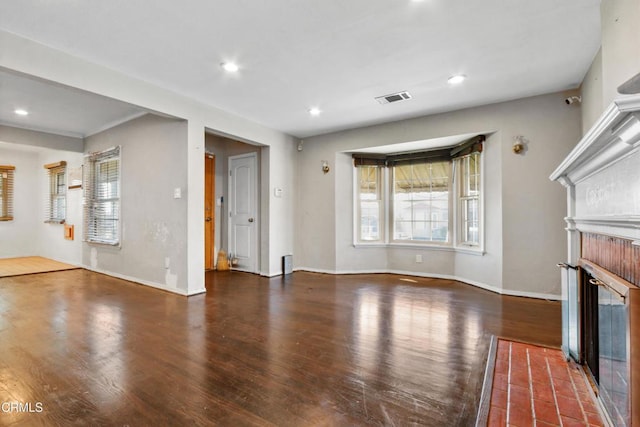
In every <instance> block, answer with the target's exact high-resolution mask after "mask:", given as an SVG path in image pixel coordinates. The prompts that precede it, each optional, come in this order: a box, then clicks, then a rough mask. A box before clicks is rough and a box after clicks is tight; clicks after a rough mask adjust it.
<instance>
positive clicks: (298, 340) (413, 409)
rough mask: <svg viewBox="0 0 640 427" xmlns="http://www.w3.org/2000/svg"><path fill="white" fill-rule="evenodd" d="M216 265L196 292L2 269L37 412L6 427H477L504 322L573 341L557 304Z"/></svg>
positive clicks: (6, 312) (1, 367) (24, 387)
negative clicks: (488, 365) (489, 363)
mask: <svg viewBox="0 0 640 427" xmlns="http://www.w3.org/2000/svg"><path fill="white" fill-rule="evenodd" d="M207 274H208V276H207V290H208V292H207V294H205V295H200V296H195V297H191V298H185V297H181V296H177V295H173V294H169V293H165V292H162V291H158V290H154V289H151V288H148V287H144V286H140V285H135V284H131V283H128V282H125V281H122V280H119V279H114V278H110V277H107V276H103V275H100V274H96V273H92V272H88V271H85V270H73V271H65V272H57V273H47V274H40V275H32V276H22V277H13V278H4V279H0V403H2V402H21V403H23V404H24V403H30V404H31V405H32V406H31V409H32V411H34V412H32V413H28V412H27V413H24V412H22V413H17V412H15V411H11V412H7V411H4V409H7V408H8V407H7V406H4V407H3V411H0V425H3V426H34V425H83V426H84V425H113V426H124V425H128V426H144V425H156V426H168V425H174V426H186V425H214V424H216V425H230V426H244V425H277V426H304V425H349V426H351V425H388V426H401V425H402V426H406V425H428V426H445V425H446V426H455V425H460V426H467V425H471V424H473V420H474V419H475V413H476V409H477V402H478V399H479V397H480V389H481V382H482V378H483V373H484V372H483V370H484V364H485V360H486V355H487V351H488V345H489V339H490V336H491V335H492V334H495V335H499V336H502V337H506V338H509V339H515V340H523V341H527V342H531V343H539V344H544V345H549V346H555V347H558V346H559V345H560V304H559V303H557V302H548V301H541V300H534V299H526V298H516V297H501V296H499V295H496V294H493V293H491V292H488V291H484V290H481V289H477V288H474V287H472V286H468V285H464V284H461V283H457V282H452V281H447V280H436V279H423V278H407V277H403V276H394V275H354V276H329V275H320V274H312V273H301V272H300V273H295V274H293V275H291V276H289V277H287V278H282V277H277V278H272V279H266V278H261V277H258V276H254V275H250V274H243V273H237V272H230V273H207ZM37 403H40V404H41V405H42V407H41V408H42V412H37V408H38V407H37V406H36V404H37ZM23 409H24V406H23Z"/></svg>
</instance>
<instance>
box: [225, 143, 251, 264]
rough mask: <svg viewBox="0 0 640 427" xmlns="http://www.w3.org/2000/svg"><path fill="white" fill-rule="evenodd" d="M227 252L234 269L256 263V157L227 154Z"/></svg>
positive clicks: (249, 154)
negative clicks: (228, 155)
mask: <svg viewBox="0 0 640 427" xmlns="http://www.w3.org/2000/svg"><path fill="white" fill-rule="evenodd" d="M228 195H229V221H228V222H229V254H230V256H231V258H232V264H233V265H232V267H233V268H234V269H236V270H241V271H246V272H249V273H256V272H257V266H258V156H257V153H255V152H253V153H248V154H242V155H238V156H230V157H229V193H228Z"/></svg>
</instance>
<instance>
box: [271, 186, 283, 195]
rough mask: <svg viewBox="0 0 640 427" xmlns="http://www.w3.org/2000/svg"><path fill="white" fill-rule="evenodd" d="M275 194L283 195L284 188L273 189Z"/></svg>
mask: <svg viewBox="0 0 640 427" xmlns="http://www.w3.org/2000/svg"><path fill="white" fill-rule="evenodd" d="M273 195H274V196H275V197H282V188H274V189H273Z"/></svg>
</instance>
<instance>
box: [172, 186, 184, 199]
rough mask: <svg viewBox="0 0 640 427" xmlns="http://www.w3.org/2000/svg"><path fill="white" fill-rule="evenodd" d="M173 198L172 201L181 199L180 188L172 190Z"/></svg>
mask: <svg viewBox="0 0 640 427" xmlns="http://www.w3.org/2000/svg"><path fill="white" fill-rule="evenodd" d="M173 198H174V199H181V198H182V188H180V187H178V188H174V190H173Z"/></svg>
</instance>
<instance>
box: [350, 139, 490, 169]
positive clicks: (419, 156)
mask: <svg viewBox="0 0 640 427" xmlns="http://www.w3.org/2000/svg"><path fill="white" fill-rule="evenodd" d="M484 141H485V136H484V135H477V136H474V137H473V138H470V139H468V140H466V141H463V142H461V143H459V144H457V145H456V146H455V147H449V148H441V149H435V150H425V151H415V152H411V153H392V154H375V153H353V155H352V157H353V164H354V166H387V167H393V166H399V165H408V164H418V163H438V162H447V161H450V160H452V159H455V158H458V157H461V156H466V155H469V154H471V153H475V152H482V145H483V142H484Z"/></svg>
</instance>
